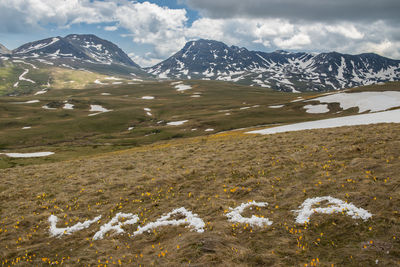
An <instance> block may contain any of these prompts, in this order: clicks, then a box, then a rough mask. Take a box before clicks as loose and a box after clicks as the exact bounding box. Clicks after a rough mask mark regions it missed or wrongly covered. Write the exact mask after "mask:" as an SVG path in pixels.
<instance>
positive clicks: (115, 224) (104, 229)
mask: <svg viewBox="0 0 400 267" xmlns="http://www.w3.org/2000/svg"><path fill="white" fill-rule="evenodd" d="M119 218H123V219H126V220H127V221H124V222H120V221H119ZM138 221H139V217H138V216H137V215H134V214H132V213H121V212H119V213H117V214H116V215H115V216H114V218H112V219H111V221H110V222H109V223H107V224H104V225H102V226H101V227H100V230H99V231H98V232H96V234H95V235H94V236H93V240H100V239H103V238H104V235H105V234H106V233H108V232H111V231H113V232H115V234H123V233H125V231H124V229H122V226H124V225H133V224H135V223H137V222H138Z"/></svg>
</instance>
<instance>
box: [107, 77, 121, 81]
mask: <svg viewBox="0 0 400 267" xmlns="http://www.w3.org/2000/svg"><path fill="white" fill-rule="evenodd" d="M104 79H106V80H114V81H120V80H123V79H121V78H116V77H114V76H113V77H105V78H104Z"/></svg>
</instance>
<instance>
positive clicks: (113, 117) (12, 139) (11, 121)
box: [0, 72, 398, 167]
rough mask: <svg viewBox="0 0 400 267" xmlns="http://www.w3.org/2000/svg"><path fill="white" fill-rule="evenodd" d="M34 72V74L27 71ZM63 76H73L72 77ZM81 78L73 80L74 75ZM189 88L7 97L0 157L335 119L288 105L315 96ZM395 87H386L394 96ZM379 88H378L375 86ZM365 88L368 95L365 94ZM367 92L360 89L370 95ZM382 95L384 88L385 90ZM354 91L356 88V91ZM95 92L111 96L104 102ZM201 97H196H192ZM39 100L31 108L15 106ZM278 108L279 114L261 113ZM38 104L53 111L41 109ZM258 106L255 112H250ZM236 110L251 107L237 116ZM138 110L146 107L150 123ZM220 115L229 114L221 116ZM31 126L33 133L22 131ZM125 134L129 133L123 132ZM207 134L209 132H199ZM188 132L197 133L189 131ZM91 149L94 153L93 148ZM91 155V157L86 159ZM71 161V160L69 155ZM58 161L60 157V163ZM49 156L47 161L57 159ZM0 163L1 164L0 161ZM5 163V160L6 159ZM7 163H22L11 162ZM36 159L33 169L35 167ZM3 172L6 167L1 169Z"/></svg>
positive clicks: (1, 114) (200, 85)
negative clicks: (96, 110) (100, 110)
mask: <svg viewBox="0 0 400 267" xmlns="http://www.w3.org/2000/svg"><path fill="white" fill-rule="evenodd" d="M33 73H34V72H33ZM65 75H67V76H68V75H75V72H71V73H69V72H68V73H67V74H65ZM79 75H80V74H79ZM185 83H186V84H190V85H192V86H193V89H191V90H188V91H185V92H184V93H180V92H177V91H176V89H175V88H173V86H171V85H170V82H144V83H140V84H134V85H128V84H124V85H113V86H105V87H101V86H98V85H93V86H94V87H92V88H89V89H81V90H74V89H63V90H59V89H51V90H50V91H49V92H48V93H46V94H44V95H38V96H33V95H29V96H21V97H7V98H2V99H0V148H1V149H3V150H4V151H21V152H23V151H33V150H37V149H38V147H40V148H41V149H46V150H51V151H54V152H57V154H58V153H64V152H63V147H66V146H69V147H71V148H72V149H73V150H74V151H75V153H76V154H75V155H86V154H92V153H96V150H98V152H99V153H101V152H102V150H101V149H100V147H104V146H105V145H106V146H107V151H111V150H118V149H120V148H121V147H135V146H140V145H146V144H151V143H154V142H157V141H160V140H169V139H174V138H181V137H195V136H204V135H208V134H213V133H216V132H222V131H228V130H232V129H238V128H246V127H254V126H257V125H274V124H283V123H293V122H299V121H306V120H317V119H323V118H328V117H333V116H337V115H336V114H335V113H336V112H337V111H339V110H340V108H339V105H337V104H330V107H331V112H330V113H327V114H308V113H306V112H305V110H304V109H303V106H304V103H302V102H294V103H292V102H291V101H292V100H294V99H296V98H297V97H299V96H301V97H304V98H312V97H313V96H315V94H311V93H307V94H291V93H282V92H275V91H272V90H270V89H265V88H258V87H247V86H241V85H237V84H231V83H224V82H214V81H190V82H185ZM397 84H398V83H394V84H389V85H388V86H390V87H389V88H390V90H395V89H396V86H397ZM377 87H379V88H380V87H384V86H377ZM370 88H371V89H370ZM373 88H374V87H367V89H369V90H372V89H373ZM385 88H387V87H385ZM357 90H360V89H357ZM102 93H110V94H111V95H110V96H103V95H102ZM193 93H201V96H202V97H200V98H192V97H191V95H192V94H193ZM149 95H150V96H155V97H156V99H154V100H143V99H141V97H142V96H149ZM32 99H38V100H40V101H41V102H40V103H35V104H15V102H25V101H28V100H32ZM64 101H68V102H69V103H71V104H74V105H75V109H74V110H63V109H62V106H63V105H64ZM91 104H97V105H102V106H104V107H105V108H107V109H111V110H113V111H112V112H108V113H104V114H100V115H97V116H93V117H89V116H88V115H89V114H90V113H89V109H90V105H91ZM277 104H285V107H283V108H280V109H271V108H269V107H268V106H270V105H277ZM44 105H49V106H51V107H55V108H56V110H45V109H43V108H42V106H44ZM254 106H258V107H254ZM243 107H252V108H250V109H245V110H241V108H243ZM144 108H150V109H151V110H152V111H151V113H152V114H153V116H152V117H149V116H147V115H146V112H145V111H144V110H143V109H144ZM356 112H357V109H350V110H347V111H344V112H342V113H341V115H350V114H354V113H356ZM226 113H229V114H230V115H229V116H227V115H226ZM180 120H188V122H187V123H185V124H184V125H182V126H167V125H166V123H167V122H171V121H180ZM26 126H30V127H32V129H29V130H22V127H26ZM129 127H134V129H133V130H132V131H128V128H129ZM209 128H212V129H214V131H213V132H210V133H209V132H205V131H204V130H206V129H209ZM193 129H196V130H195V131H193ZM93 147H96V149H92V148H93ZM86 151H90V152H86ZM68 155H69V156H72V157H74V155H73V154H71V153H70V154H68ZM60 158H62V159H65V158H66V157H64V156H61V157H60ZM60 158H58V157H53V159H54V160H59V159H60ZM2 160H3V161H4V159H0V162H1V161H2ZM8 161H10V160H9V159H8ZM12 161H13V162H15V163H14V164H16V165H18V164H19V163H21V164H22V165H24V164H25V163H24V162H25V161H22V160H19V159H14V160H12ZM38 161H40V160H37V161H35V162H38ZM1 166H10V163H4V162H3V163H1V164H0V167H1Z"/></svg>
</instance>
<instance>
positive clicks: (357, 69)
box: [147, 39, 400, 92]
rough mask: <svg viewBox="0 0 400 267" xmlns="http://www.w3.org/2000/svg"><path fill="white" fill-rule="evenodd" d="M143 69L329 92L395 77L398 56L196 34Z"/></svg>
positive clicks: (162, 75) (160, 73) (281, 88)
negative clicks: (243, 43)
mask: <svg viewBox="0 0 400 267" xmlns="http://www.w3.org/2000/svg"><path fill="white" fill-rule="evenodd" d="M147 71H148V72H149V73H150V74H153V75H157V76H158V77H160V78H171V79H203V80H208V79H211V80H221V81H232V82H238V83H242V84H246V85H252V86H262V87H269V88H272V89H275V90H279V91H289V92H297V91H328V90H338V89H343V88H346V87H355V86H361V85H369V84H374V83H379V82H387V81H397V80H400V60H393V59H390V58H386V57H382V56H379V55H377V54H374V53H363V54H359V55H350V54H341V53H338V52H329V53H306V52H287V51H283V50H277V51H275V52H270V53H266V52H261V51H249V50H248V49H246V48H239V47H237V46H231V47H229V46H227V45H226V44H224V43H222V42H218V41H213V40H205V39H200V40H198V41H190V42H187V43H186V44H185V46H184V47H183V49H181V50H180V51H178V52H177V53H175V54H174V55H172V56H171V57H170V58H168V59H166V60H164V61H162V62H160V63H158V64H156V65H155V66H153V67H150V68H147Z"/></svg>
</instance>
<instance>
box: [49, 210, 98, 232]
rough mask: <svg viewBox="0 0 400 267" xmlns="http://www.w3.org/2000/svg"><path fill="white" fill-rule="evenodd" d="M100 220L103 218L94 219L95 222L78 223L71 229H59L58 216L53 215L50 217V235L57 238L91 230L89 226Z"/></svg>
mask: <svg viewBox="0 0 400 267" xmlns="http://www.w3.org/2000/svg"><path fill="white" fill-rule="evenodd" d="M100 219H101V216H98V217H96V218H94V219H93V220H87V221H85V222H84V223H77V224H75V225H74V226H71V227H66V228H57V222H58V218H57V216H54V215H51V216H50V217H49V223H50V235H51V236H57V237H61V236H63V235H70V234H72V233H74V232H77V231H80V230H83V229H86V228H89V226H90V225H91V224H93V223H95V222H97V221H98V220H100Z"/></svg>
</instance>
